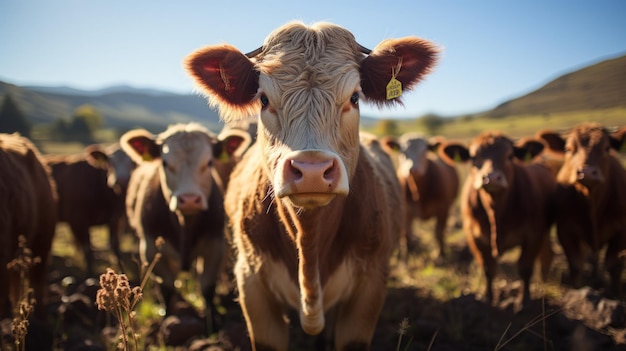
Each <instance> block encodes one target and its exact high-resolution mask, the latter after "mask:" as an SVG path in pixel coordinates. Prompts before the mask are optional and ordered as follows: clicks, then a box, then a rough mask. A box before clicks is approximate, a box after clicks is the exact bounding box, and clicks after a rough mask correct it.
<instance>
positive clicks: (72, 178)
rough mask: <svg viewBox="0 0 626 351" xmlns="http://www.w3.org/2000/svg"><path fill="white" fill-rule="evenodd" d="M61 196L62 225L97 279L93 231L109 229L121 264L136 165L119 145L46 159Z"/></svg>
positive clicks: (94, 146) (91, 146)
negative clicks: (129, 188) (130, 184)
mask: <svg viewBox="0 0 626 351" xmlns="http://www.w3.org/2000/svg"><path fill="white" fill-rule="evenodd" d="M44 158H45V160H46V162H47V163H48V165H49V166H50V168H51V170H52V176H53V178H54V180H55V182H56V184H57V191H58V194H59V222H66V223H67V224H68V225H69V227H70V229H71V230H72V233H73V235H74V240H75V242H76V244H77V246H78V248H79V250H80V251H81V252H82V253H83V255H84V258H85V262H86V267H87V272H88V274H90V275H94V274H95V272H94V270H93V262H94V254H93V249H92V246H91V237H90V232H89V230H90V228H91V227H93V226H97V225H106V226H107V228H108V230H109V242H110V246H111V250H113V252H114V253H115V255H116V257H117V259H118V261H119V262H121V252H120V248H119V237H120V235H122V234H123V233H125V231H126V228H127V219H126V211H125V209H124V199H125V196H126V188H127V185H128V178H129V177H130V172H131V171H132V169H133V168H134V165H133V162H132V161H131V160H130V158H128V156H126V155H125V154H124V153H123V152H122V151H121V150H120V149H119V147H118V146H117V145H113V146H111V147H109V148H108V149H107V148H105V147H103V146H100V145H90V146H88V147H86V148H85V150H84V151H83V153H81V154H75V155H45V156H44Z"/></svg>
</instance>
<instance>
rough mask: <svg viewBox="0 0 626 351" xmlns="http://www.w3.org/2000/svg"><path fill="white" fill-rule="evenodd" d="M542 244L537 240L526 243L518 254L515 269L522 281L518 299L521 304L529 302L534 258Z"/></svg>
mask: <svg viewBox="0 0 626 351" xmlns="http://www.w3.org/2000/svg"><path fill="white" fill-rule="evenodd" d="M528 234H532V233H528ZM529 237H530V235H529ZM542 242H543V240H542ZM542 246H543V245H542V244H540V243H537V242H531V243H526V244H525V245H524V246H522V252H521V254H520V257H519V260H518V261H517V270H518V272H519V275H520V277H521V278H522V282H523V283H524V287H523V289H522V296H521V299H520V300H521V303H522V306H525V305H528V302H530V279H531V278H532V275H533V268H534V266H535V260H536V259H537V256H538V255H539V252H540V250H541V249H542V248H543V247H542Z"/></svg>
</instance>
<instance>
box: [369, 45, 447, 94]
mask: <svg viewBox="0 0 626 351" xmlns="http://www.w3.org/2000/svg"><path fill="white" fill-rule="evenodd" d="M438 54H439V49H438V48H437V47H436V46H435V45H434V44H433V43H431V42H429V41H427V40H424V39H420V38H416V37H406V38H401V39H388V40H385V41H383V42H381V43H380V44H378V46H377V47H376V48H374V50H372V52H371V53H370V54H369V56H367V57H366V58H365V59H364V60H363V61H362V62H361V90H362V91H363V94H364V95H365V97H366V99H367V100H368V101H371V102H373V103H376V104H378V105H379V106H383V105H389V104H393V103H401V98H400V96H401V95H402V92H404V91H409V90H411V89H412V88H413V86H415V85H416V84H417V83H418V82H419V81H420V80H421V79H422V78H423V77H424V76H425V75H426V74H428V73H430V71H431V69H432V68H433V66H434V65H435V63H436V61H437V56H438ZM395 81H398V82H399V83H400V85H397V83H396V82H395ZM390 85H391V86H390ZM393 85H395V88H398V90H396V89H395V88H394V87H393ZM388 86H390V89H388ZM389 92H390V93H391V94H388V93H389Z"/></svg>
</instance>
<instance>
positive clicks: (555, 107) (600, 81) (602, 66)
mask: <svg viewBox="0 0 626 351" xmlns="http://www.w3.org/2000/svg"><path fill="white" fill-rule="evenodd" d="M613 107H626V55H624V56H621V57H617V58H613V59H609V60H605V61H602V62H599V63H596V64H593V65H590V66H587V67H584V68H582V69H579V70H577V71H574V72H571V73H568V74H565V75H563V76H560V77H558V78H556V79H554V80H553V81H551V82H549V83H548V84H546V85H544V86H543V87H541V88H539V89H537V90H535V91H533V92H531V93H529V94H527V95H524V96H521V97H519V98H516V99H512V100H509V101H507V102H505V103H502V104H500V105H498V106H497V107H496V108H494V109H492V110H489V111H485V112H483V113H479V114H477V115H479V116H487V117H494V118H501V117H506V116H515V115H525V114H547V113H555V112H569V111H583V110H599V109H606V108H613Z"/></svg>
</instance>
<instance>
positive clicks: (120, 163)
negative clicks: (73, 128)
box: [85, 144, 136, 194]
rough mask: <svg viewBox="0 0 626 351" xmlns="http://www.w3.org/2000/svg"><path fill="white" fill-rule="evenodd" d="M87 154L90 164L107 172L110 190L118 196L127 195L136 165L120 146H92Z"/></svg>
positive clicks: (87, 149)
mask: <svg viewBox="0 0 626 351" xmlns="http://www.w3.org/2000/svg"><path fill="white" fill-rule="evenodd" d="M85 153H86V158H87V162H89V164H91V165H92V166H94V167H97V168H102V169H105V170H106V171H107V185H108V186H109V188H111V189H113V190H114V191H115V193H117V194H125V193H126V189H127V188H128V180H129V179H130V173H131V172H132V171H133V169H135V166H136V164H135V162H133V160H131V159H130V157H129V156H128V155H127V154H126V153H125V152H124V151H123V150H122V149H121V148H120V147H119V145H118V144H114V145H111V146H110V147H107V148H102V147H101V146H100V145H90V146H88V147H87V148H86V149H85Z"/></svg>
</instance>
